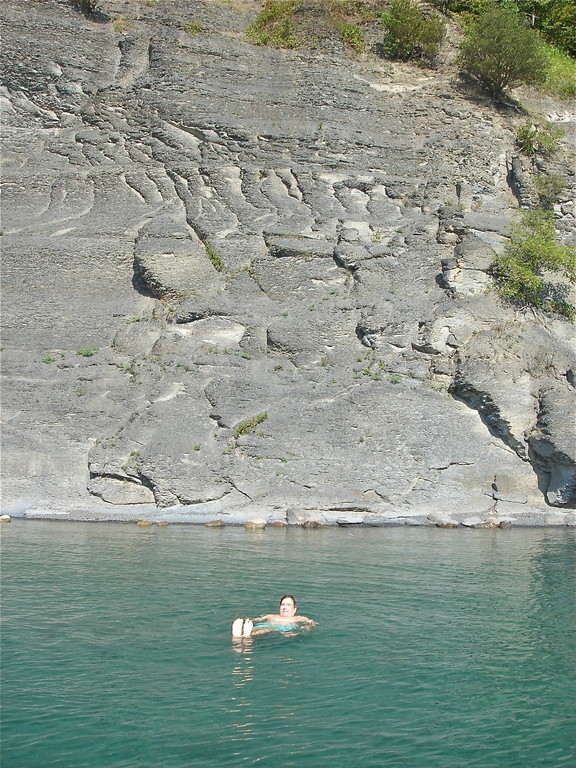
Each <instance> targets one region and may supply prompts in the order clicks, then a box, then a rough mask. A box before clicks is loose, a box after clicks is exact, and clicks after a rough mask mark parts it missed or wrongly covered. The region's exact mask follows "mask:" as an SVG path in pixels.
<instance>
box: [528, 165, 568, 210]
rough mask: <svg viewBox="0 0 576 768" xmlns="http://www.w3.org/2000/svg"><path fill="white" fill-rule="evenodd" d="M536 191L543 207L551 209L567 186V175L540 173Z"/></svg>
mask: <svg viewBox="0 0 576 768" xmlns="http://www.w3.org/2000/svg"><path fill="white" fill-rule="evenodd" d="M534 183H535V185H536V191H537V192H538V197H539V198H540V205H541V206H542V208H545V209H546V210H549V209H551V208H552V206H553V205H554V203H557V202H558V199H559V196H560V193H561V192H562V190H564V189H566V187H567V180H566V177H565V176H561V175H560V174H558V173H540V174H538V176H536V179H535V182H534Z"/></svg>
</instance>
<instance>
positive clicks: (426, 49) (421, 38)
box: [383, 0, 445, 61]
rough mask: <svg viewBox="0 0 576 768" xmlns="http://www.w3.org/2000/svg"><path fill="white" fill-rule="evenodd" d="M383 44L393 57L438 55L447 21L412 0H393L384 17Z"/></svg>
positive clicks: (404, 59)
mask: <svg viewBox="0 0 576 768" xmlns="http://www.w3.org/2000/svg"><path fill="white" fill-rule="evenodd" d="M383 21H384V27H385V29H386V31H385V33H384V42H383V47H384V50H385V51H386V53H388V54H389V55H390V56H392V58H394V59H400V60H401V61H408V59H426V60H427V61H432V60H433V59H434V57H435V56H437V55H438V52H439V50H440V46H441V44H442V40H443V39H444V32H445V24H444V21H443V20H442V19H441V18H440V17H439V16H438V15H433V16H427V15H426V14H425V13H424V12H423V11H422V10H421V9H420V8H419V7H418V6H417V5H416V4H415V3H413V2H412V0H394V2H393V3H392V6H391V7H390V10H389V11H388V13H386V14H385V15H384V17H383Z"/></svg>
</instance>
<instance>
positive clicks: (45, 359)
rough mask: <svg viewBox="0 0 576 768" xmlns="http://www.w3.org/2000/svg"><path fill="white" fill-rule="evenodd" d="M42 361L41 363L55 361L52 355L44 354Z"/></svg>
mask: <svg viewBox="0 0 576 768" xmlns="http://www.w3.org/2000/svg"><path fill="white" fill-rule="evenodd" d="M42 362H43V363H55V362H56V358H55V357H52V355H46V357H43V358H42Z"/></svg>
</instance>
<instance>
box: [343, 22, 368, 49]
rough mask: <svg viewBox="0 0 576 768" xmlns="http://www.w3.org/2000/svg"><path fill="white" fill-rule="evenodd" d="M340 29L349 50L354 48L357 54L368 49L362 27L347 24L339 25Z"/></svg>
mask: <svg viewBox="0 0 576 768" xmlns="http://www.w3.org/2000/svg"><path fill="white" fill-rule="evenodd" d="M339 27H340V34H341V35H342V40H343V41H344V44H345V45H346V46H348V48H352V50H354V51H356V53H362V51H363V50H364V48H365V47H366V40H365V39H364V34H363V32H362V30H361V29H360V27H357V26H356V24H346V23H345V22H344V23H342V24H339Z"/></svg>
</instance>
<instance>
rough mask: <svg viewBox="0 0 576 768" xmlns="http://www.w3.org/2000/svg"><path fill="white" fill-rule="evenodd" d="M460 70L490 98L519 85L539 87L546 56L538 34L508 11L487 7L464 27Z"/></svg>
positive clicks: (515, 14)
mask: <svg viewBox="0 0 576 768" xmlns="http://www.w3.org/2000/svg"><path fill="white" fill-rule="evenodd" d="M460 65H461V67H462V70H463V71H464V72H465V73H466V74H468V75H470V76H471V77H473V78H474V79H475V80H477V81H478V82H479V83H480V85H481V86H482V87H483V88H485V89H486V90H487V91H488V92H489V93H490V94H491V95H492V96H494V97H496V98H501V97H502V94H503V93H504V91H505V90H506V89H507V88H513V87H515V86H517V85H520V84H521V83H528V84H536V83H543V82H544V80H545V78H546V75H545V71H546V56H545V55H544V51H543V49H542V43H541V40H540V36H539V34H538V33H537V32H536V31H535V30H533V29H531V28H530V27H529V26H528V24H527V22H526V21H525V20H524V18H523V17H522V16H521V15H520V14H519V13H518V12H517V11H515V10H513V9H510V8H498V7H497V6H491V7H489V8H488V10H486V11H484V12H483V13H481V14H480V15H479V16H478V17H477V18H476V19H475V20H474V21H473V22H472V23H471V24H470V25H469V27H468V29H467V31H466V39H465V40H464V42H463V43H462V46H461V49H460Z"/></svg>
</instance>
